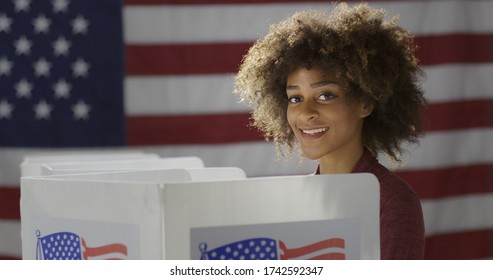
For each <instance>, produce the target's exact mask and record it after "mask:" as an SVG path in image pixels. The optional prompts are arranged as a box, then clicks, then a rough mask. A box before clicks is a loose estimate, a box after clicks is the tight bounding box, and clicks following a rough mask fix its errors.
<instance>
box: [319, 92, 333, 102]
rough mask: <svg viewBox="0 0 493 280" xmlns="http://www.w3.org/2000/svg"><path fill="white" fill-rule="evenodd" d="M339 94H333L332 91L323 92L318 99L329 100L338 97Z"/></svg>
mask: <svg viewBox="0 0 493 280" xmlns="http://www.w3.org/2000/svg"><path fill="white" fill-rule="evenodd" d="M336 97H337V96H336V95H335V94H332V93H323V94H321V95H319V96H318V100H321V101H328V100H332V99H334V98H336Z"/></svg>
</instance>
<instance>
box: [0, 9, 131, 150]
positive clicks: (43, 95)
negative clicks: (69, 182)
mask: <svg viewBox="0 0 493 280" xmlns="http://www.w3.org/2000/svg"><path fill="white" fill-rule="evenodd" d="M121 9H122V3H121V1H120V0H105V1H87V0H50V1H48V0H36V1H30V0H5V1H1V2H0V146H24V147H84V146H115V145H123V144H124V141H125V129H124V121H125V116H124V109H123V107H124V106H123V77H124V72H123V69H124V67H123V57H124V55H123V46H124V44H123V35H122V34H123V31H122V16H121V12H122V10H121Z"/></svg>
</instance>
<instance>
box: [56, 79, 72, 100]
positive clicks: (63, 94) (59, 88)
mask: <svg viewBox="0 0 493 280" xmlns="http://www.w3.org/2000/svg"><path fill="white" fill-rule="evenodd" d="M70 89H71V86H70V84H68V83H67V82H65V80H63V79H62V80H59V81H58V82H57V83H56V84H54V85H53V90H54V91H55V97H56V98H57V99H59V98H64V99H67V98H68V97H69V93H70Z"/></svg>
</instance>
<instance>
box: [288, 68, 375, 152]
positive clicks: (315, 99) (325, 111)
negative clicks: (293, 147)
mask: <svg viewBox="0 0 493 280" xmlns="http://www.w3.org/2000/svg"><path fill="white" fill-rule="evenodd" d="M286 94H287V98H288V109H287V118H288V123H289V125H290V126H291V129H292V130H293V132H294V135H295V136H296V139H297V140H298V142H299V144H300V146H301V149H302V151H303V154H304V155H305V156H306V157H307V158H309V159H312V160H314V159H321V158H323V157H326V156H329V157H330V156H336V158H338V157H341V156H342V157H344V155H346V153H348V152H349V153H351V152H354V151H355V149H361V147H362V145H363V144H362V129H363V119H364V118H365V117H366V116H368V115H369V114H370V113H371V109H369V108H367V107H366V106H364V105H363V104H362V103H361V102H357V101H354V100H352V101H348V100H347V98H346V95H347V92H346V89H345V88H344V87H343V83H342V81H341V80H340V79H338V78H337V77H336V75H335V73H333V72H331V71H328V72H323V71H321V70H320V69H319V68H314V69H310V70H308V69H306V68H299V69H297V70H295V71H293V72H292V73H291V74H289V75H288V78H287V84H286Z"/></svg>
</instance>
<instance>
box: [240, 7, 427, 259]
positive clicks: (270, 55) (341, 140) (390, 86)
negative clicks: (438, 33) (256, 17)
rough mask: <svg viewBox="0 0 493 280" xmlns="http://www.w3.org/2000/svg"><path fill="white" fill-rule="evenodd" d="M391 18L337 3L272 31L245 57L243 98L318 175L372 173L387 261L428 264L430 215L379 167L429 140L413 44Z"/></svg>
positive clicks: (256, 121) (264, 127)
mask: <svg viewBox="0 0 493 280" xmlns="http://www.w3.org/2000/svg"><path fill="white" fill-rule="evenodd" d="M384 17H385V12H384V11H383V10H377V9H372V8H370V7H369V6H368V5H366V4H360V5H357V6H355V7H353V8H351V7H349V6H347V5H346V4H338V5H337V6H336V8H335V9H334V10H333V12H332V13H331V14H330V15H327V14H325V13H322V12H317V11H303V12H298V13H296V14H295V15H293V16H292V17H291V18H289V19H287V20H285V21H282V22H280V23H278V24H275V25H273V26H271V28H270V31H269V33H268V34H267V35H266V36H265V37H264V38H262V39H260V40H258V41H257V42H256V43H255V44H254V45H253V46H252V47H251V48H250V50H249V52H248V54H247V55H246V56H245V57H244V59H243V62H242V64H241V67H240V70H239V72H238V75H237V77H236V81H235V93H237V94H238V95H239V97H240V98H241V100H243V101H246V102H248V103H249V104H250V105H251V107H252V120H253V125H254V126H256V127H257V128H259V129H260V130H261V131H262V132H263V133H264V135H265V137H266V138H272V139H273V140H274V142H275V144H276V147H277V149H278V151H279V152H280V153H281V154H283V155H288V154H290V153H291V152H292V150H293V149H294V147H295V146H299V147H300V148H301V151H302V153H303V155H304V156H305V157H308V158H310V159H313V160H319V167H318V170H317V172H316V173H317V174H331V173H356V172H370V173H373V174H374V175H375V176H376V177H377V178H378V180H379V182H380V185H381V187H380V238H381V258H382V259H422V258H423V250H424V226H423V215H422V211H421V206H420V203H419V199H418V197H417V196H416V194H415V192H414V191H413V190H412V188H411V187H410V186H409V185H408V184H407V183H406V182H404V181H403V180H402V179H400V178H399V177H397V176H396V175H394V174H393V173H392V172H391V171H389V170H388V169H386V168H385V167H384V166H382V165H380V164H379V163H378V161H377V160H376V156H377V154H379V153H384V154H386V155H388V156H389V157H390V158H391V159H392V160H394V161H396V162H399V155H400V154H401V147H400V145H401V143H402V142H403V141H407V142H411V143H417V142H418V139H419V137H420V136H421V134H422V125H421V122H420V120H421V114H422V112H423V110H424V107H425V104H426V102H425V99H424V97H423V92H422V90H421V89H420V87H419V85H418V82H419V79H420V78H421V76H422V71H421V69H420V68H419V66H418V62H417V59H416V58H415V56H414V50H415V48H414V45H413V43H412V38H411V36H410V35H409V34H408V33H407V32H406V31H405V30H404V29H403V28H401V27H399V26H398V25H397V20H395V19H394V20H392V21H389V22H386V21H385V20H384Z"/></svg>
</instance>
